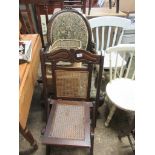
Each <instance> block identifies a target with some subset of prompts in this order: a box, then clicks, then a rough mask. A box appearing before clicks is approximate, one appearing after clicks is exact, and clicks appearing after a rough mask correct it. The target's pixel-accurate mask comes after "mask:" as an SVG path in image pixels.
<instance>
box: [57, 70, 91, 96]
mask: <svg viewBox="0 0 155 155" xmlns="http://www.w3.org/2000/svg"><path fill="white" fill-rule="evenodd" d="M88 76H89V72H88V71H65V70H57V71H56V91H57V97H69V98H87V89H88Z"/></svg>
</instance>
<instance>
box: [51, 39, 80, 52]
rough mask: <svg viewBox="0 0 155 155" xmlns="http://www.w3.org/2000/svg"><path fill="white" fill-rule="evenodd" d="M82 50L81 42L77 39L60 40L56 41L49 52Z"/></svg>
mask: <svg viewBox="0 0 155 155" xmlns="http://www.w3.org/2000/svg"><path fill="white" fill-rule="evenodd" d="M61 48H63V49H80V48H81V41H80V40H76V39H59V40H56V41H55V42H54V43H53V44H52V46H50V48H49V52H52V51H54V50H58V49H61Z"/></svg>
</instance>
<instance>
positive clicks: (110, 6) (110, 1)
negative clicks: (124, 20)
mask: <svg viewBox="0 0 155 155" xmlns="http://www.w3.org/2000/svg"><path fill="white" fill-rule="evenodd" d="M111 8H112V0H109V9H111ZM116 13H119V0H116Z"/></svg>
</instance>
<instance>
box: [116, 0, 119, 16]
mask: <svg viewBox="0 0 155 155" xmlns="http://www.w3.org/2000/svg"><path fill="white" fill-rule="evenodd" d="M116 13H119V0H116Z"/></svg>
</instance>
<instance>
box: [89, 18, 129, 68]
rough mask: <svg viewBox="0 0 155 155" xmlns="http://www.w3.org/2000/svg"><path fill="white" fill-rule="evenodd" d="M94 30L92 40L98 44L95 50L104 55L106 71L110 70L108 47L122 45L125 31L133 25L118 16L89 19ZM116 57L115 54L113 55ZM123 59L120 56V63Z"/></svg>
mask: <svg viewBox="0 0 155 155" xmlns="http://www.w3.org/2000/svg"><path fill="white" fill-rule="evenodd" d="M89 23H90V26H91V29H92V35H93V36H92V38H93V41H94V43H95V44H96V47H95V50H96V52H97V53H98V54H99V55H100V54H101V53H102V55H104V56H105V57H104V69H109V59H108V58H109V56H108V54H106V53H105V50H106V49H107V48H108V47H111V46H115V45H117V44H120V43H121V41H122V37H123V33H124V30H125V29H128V27H130V25H131V21H130V20H129V19H126V18H123V17H116V16H103V17H96V18H92V19H89ZM113 57H114V59H115V57H116V55H115V53H114V55H113ZM121 60H122V58H121V57H120V56H119V57H118V61H119V62H121Z"/></svg>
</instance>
